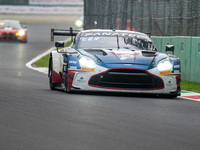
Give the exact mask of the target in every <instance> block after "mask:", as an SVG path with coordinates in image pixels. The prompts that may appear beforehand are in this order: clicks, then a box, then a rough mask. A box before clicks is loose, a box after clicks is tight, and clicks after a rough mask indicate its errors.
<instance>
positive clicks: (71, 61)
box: [69, 60, 77, 64]
mask: <svg viewBox="0 0 200 150" xmlns="http://www.w3.org/2000/svg"><path fill="white" fill-rule="evenodd" d="M69 63H70V64H77V61H73V60H70V61H69Z"/></svg>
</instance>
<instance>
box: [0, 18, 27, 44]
mask: <svg viewBox="0 0 200 150" xmlns="http://www.w3.org/2000/svg"><path fill="white" fill-rule="evenodd" d="M0 41H20V42H23V43H26V42H27V27H26V25H25V24H22V23H21V22H20V21H18V20H0Z"/></svg>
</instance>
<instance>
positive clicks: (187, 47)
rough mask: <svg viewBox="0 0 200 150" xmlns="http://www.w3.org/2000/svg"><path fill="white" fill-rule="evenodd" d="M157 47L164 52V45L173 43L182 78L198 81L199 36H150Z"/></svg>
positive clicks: (199, 70)
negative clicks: (179, 62)
mask: <svg viewBox="0 0 200 150" xmlns="http://www.w3.org/2000/svg"><path fill="white" fill-rule="evenodd" d="M151 38H152V39H153V41H154V42H155V44H156V46H157V48H158V49H159V50H160V51H161V52H165V45H174V46H175V52H174V54H175V55H176V56H178V57H179V58H180V60H181V74H182V80H185V81H194V82H199V83H200V37H191V36H190V37H189V36H169V37H159V36H152V37H151Z"/></svg>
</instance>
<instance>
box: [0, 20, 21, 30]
mask: <svg viewBox="0 0 200 150" xmlns="http://www.w3.org/2000/svg"><path fill="white" fill-rule="evenodd" d="M0 28H14V29H20V28H21V26H20V24H19V22H18V21H2V20H0Z"/></svg>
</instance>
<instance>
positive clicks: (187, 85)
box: [33, 41, 200, 93]
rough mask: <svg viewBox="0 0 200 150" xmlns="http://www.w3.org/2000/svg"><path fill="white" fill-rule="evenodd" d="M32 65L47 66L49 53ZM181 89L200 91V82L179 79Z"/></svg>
mask: <svg viewBox="0 0 200 150" xmlns="http://www.w3.org/2000/svg"><path fill="white" fill-rule="evenodd" d="M70 43H71V41H68V42H66V43H65V46H69V45H70ZM33 66H35V67H48V66H49V54H48V55H46V56H44V57H42V58H41V59H40V60H38V61H36V62H35V63H34V64H33ZM181 89H182V90H186V91H193V92H197V93H200V83H196V82H190V81H181Z"/></svg>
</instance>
